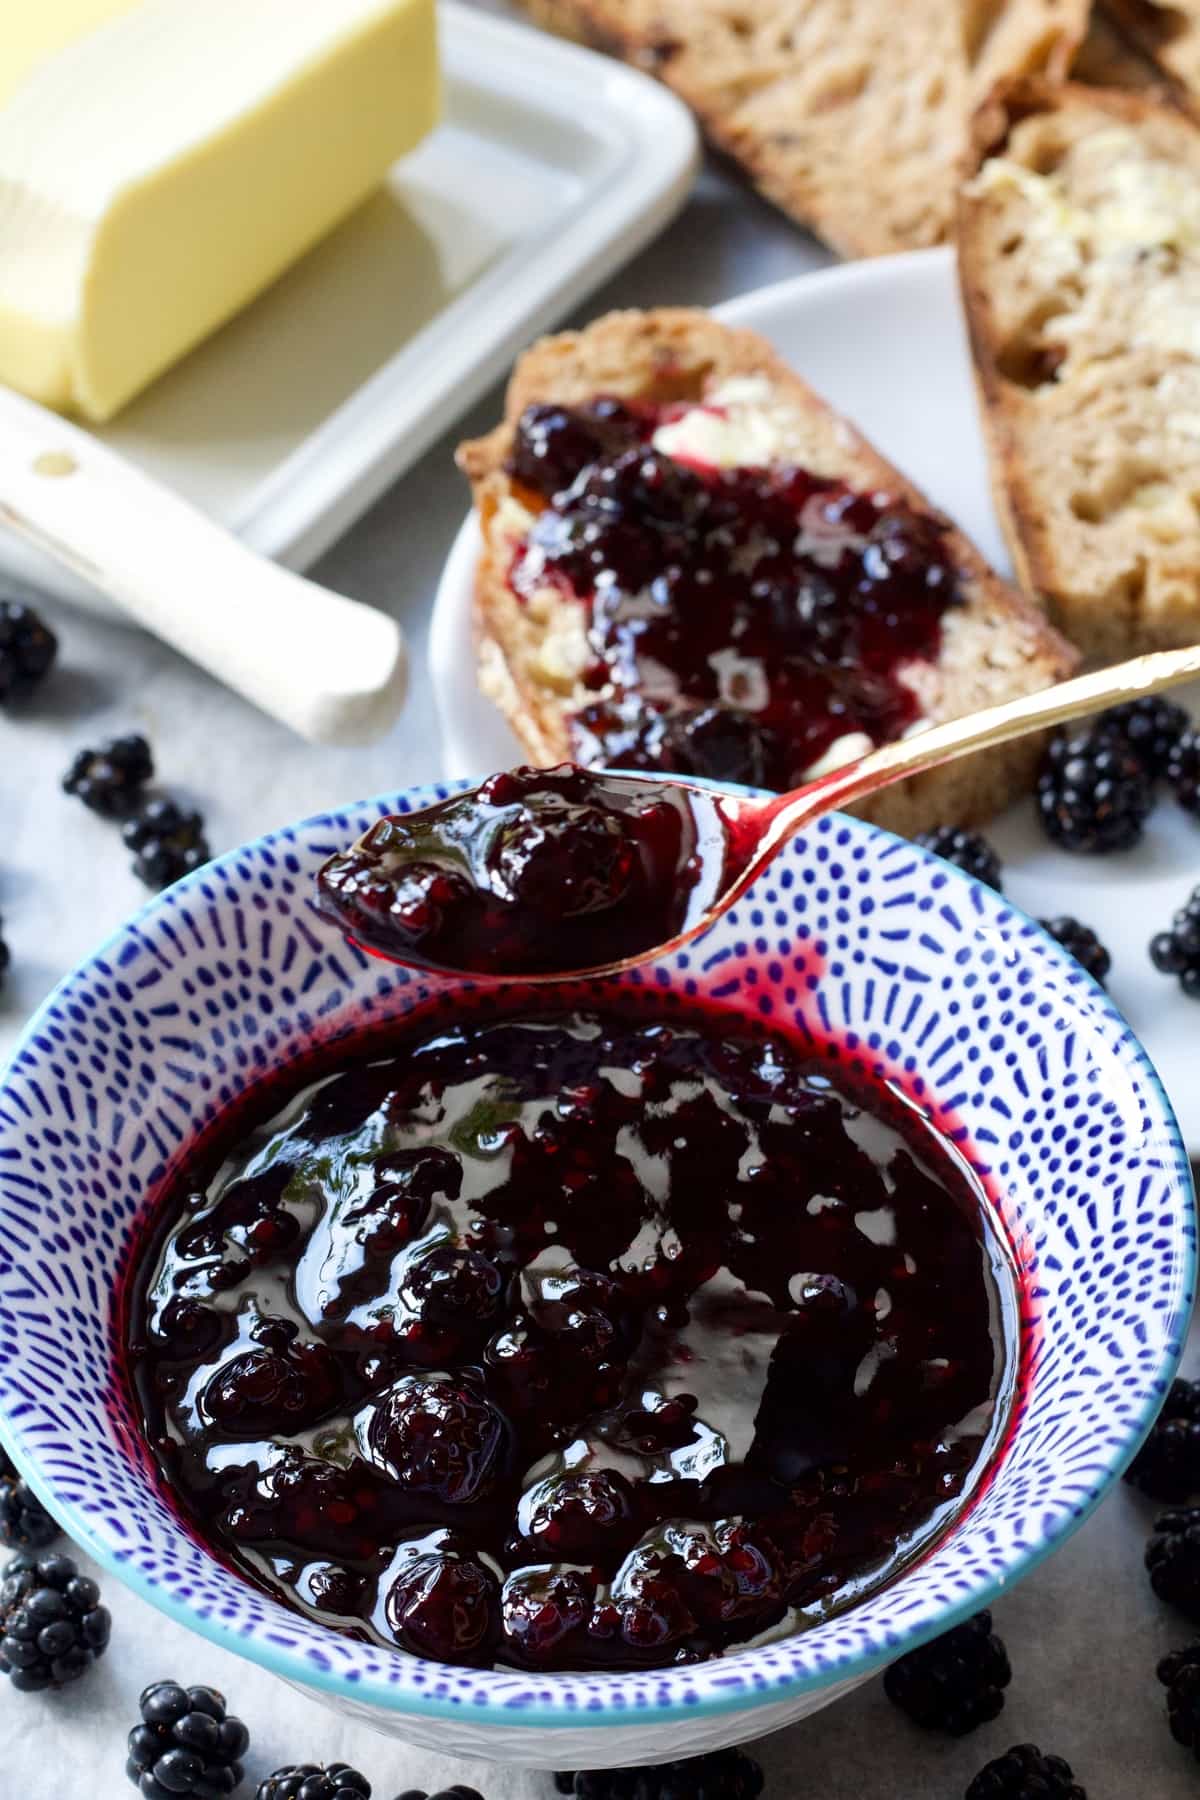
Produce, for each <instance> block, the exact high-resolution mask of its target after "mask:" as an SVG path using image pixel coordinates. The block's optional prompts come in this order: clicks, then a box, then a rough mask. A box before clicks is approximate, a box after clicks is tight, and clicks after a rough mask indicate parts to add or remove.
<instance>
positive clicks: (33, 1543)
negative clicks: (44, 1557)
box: [0, 1450, 58, 1550]
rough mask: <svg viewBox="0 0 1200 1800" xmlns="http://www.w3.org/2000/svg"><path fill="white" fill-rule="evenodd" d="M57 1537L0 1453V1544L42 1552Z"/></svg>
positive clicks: (37, 1502) (29, 1491) (55, 1528)
mask: <svg viewBox="0 0 1200 1800" xmlns="http://www.w3.org/2000/svg"><path fill="white" fill-rule="evenodd" d="M57 1536H58V1526H57V1525H56V1524H55V1523H54V1520H53V1519H52V1518H51V1517H50V1514H49V1513H48V1512H47V1511H46V1509H45V1507H44V1506H43V1505H42V1503H41V1501H40V1500H39V1499H38V1498H37V1496H36V1495H35V1494H34V1492H33V1489H32V1488H31V1487H30V1486H29V1484H28V1483H27V1482H25V1481H22V1479H21V1477H20V1476H19V1475H18V1473H17V1471H16V1470H15V1469H14V1468H13V1465H12V1464H11V1463H10V1462H9V1460H8V1458H7V1456H5V1454H4V1452H3V1450H0V1544H3V1545H4V1546H5V1548H6V1549H8V1550H44V1549H45V1548H46V1547H47V1545H48V1544H52V1543H53V1542H54V1540H55V1538H56V1537H57Z"/></svg>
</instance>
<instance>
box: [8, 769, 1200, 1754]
mask: <svg viewBox="0 0 1200 1800" xmlns="http://www.w3.org/2000/svg"><path fill="white" fill-rule="evenodd" d="M446 797H447V790H443V789H439V790H436V792H435V791H432V790H424V791H420V792H416V793H409V794H407V795H401V796H394V797H389V798H388V800H387V801H386V802H380V803H378V805H376V806H370V807H364V808H361V809H354V811H353V812H351V813H347V814H344V815H336V816H327V817H324V818H320V819H316V820H312V821H309V822H308V823H306V824H304V825H301V826H298V827H296V828H295V829H294V830H291V831H285V832H281V833H277V834H275V835H274V836H272V837H270V838H266V839H262V840H259V841H258V842H257V843H255V844H251V845H248V846H246V847H245V848H244V849H242V850H241V851H238V852H235V853H233V854H232V855H230V856H228V857H226V858H223V859H221V860H219V861H218V862H216V863H214V864H212V865H210V866H209V867H208V868H206V869H205V870H203V871H201V872H199V873H198V874H197V875H195V876H194V877H191V878H189V879H187V880H186V881H184V882H182V883H180V884H178V885H177V886H176V887H175V888H173V889H170V890H168V891H167V893H165V894H164V895H162V896H160V898H159V899H157V900H156V901H154V902H153V903H152V904H151V905H150V906H149V907H148V908H147V909H145V911H144V912H143V913H142V914H140V915H139V916H138V917H137V918H136V919H135V920H133V921H132V922H131V923H130V924H129V925H128V926H127V927H125V928H124V929H123V930H122V931H121V932H119V933H118V934H117V936H116V937H115V938H114V939H113V940H112V941H111V942H110V943H109V944H107V945H106V946H104V948H103V949H102V950H101V951H100V952H98V953H97V955H96V956H95V957H93V958H92V959H91V960H90V961H89V962H88V963H86V964H85V965H83V966H82V967H81V968H80V969H78V970H77V971H76V972H75V973H74V974H73V975H72V976H71V977H69V978H68V979H67V981H65V982H64V983H63V985H62V986H61V988H60V989H59V990H58V991H57V993H56V994H55V995H54V996H52V998H51V999H50V1001H49V1002H47V1004H46V1006H45V1007H44V1008H43V1009H42V1011H41V1013H40V1014H39V1015H38V1016H37V1018H36V1019H35V1020H34V1021H33V1023H32V1025H31V1026H30V1028H29V1031H28V1033H27V1034H26V1036H25V1039H24V1040H23V1042H22V1044H21V1046H20V1048H19V1049H18V1052H17V1055H16V1057H15V1059H14V1061H13V1063H12V1065H11V1067H10V1068H9V1070H8V1072H7V1074H6V1075H5V1077H4V1078H3V1083H2V1085H0V1121H2V1124H0V1320H2V1321H3V1326H4V1340H5V1356H4V1359H3V1361H2V1362H0V1421H2V1428H3V1437H4V1443H5V1446H6V1448H8V1449H10V1450H11V1452H12V1454H13V1455H14V1457H15V1459H16V1460H17V1461H18V1463H19V1464H20V1465H21V1467H22V1468H23V1469H24V1471H25V1472H26V1473H27V1475H28V1476H29V1478H30V1479H31V1481H32V1482H33V1485H34V1487H35V1489H36V1491H37V1492H38V1494H39V1496H40V1497H41V1498H43V1499H44V1500H45V1501H46V1502H47V1504H48V1505H49V1506H50V1507H51V1509H52V1510H53V1511H54V1512H55V1514H56V1516H57V1517H58V1518H59V1519H60V1521H61V1522H62V1523H63V1524H64V1525H65V1527H66V1528H67V1529H68V1530H69V1531H70V1532H71V1533H72V1534H73V1535H74V1536H75V1538H76V1539H77V1540H78V1541H79V1542H80V1543H81V1544H83V1545H84V1546H85V1547H86V1548H88V1549H89V1550H90V1551H91V1552H92V1553H93V1554H94V1555H96V1557H97V1558H98V1559H99V1560H100V1561H101V1562H103V1563H105V1564H106V1565H107V1566H108V1567H110V1568H111V1569H113V1570H115V1571H116V1572H117V1573H118V1574H119V1575H121V1577H122V1578H123V1579H124V1580H126V1581H127V1582H128V1583H129V1585H130V1586H131V1587H133V1588H134V1589H135V1591H137V1592H138V1593H140V1594H142V1595H143V1596H144V1597H145V1598H147V1599H148V1600H150V1601H151V1602H152V1603H154V1604H157V1605H159V1606H161V1607H162V1608H163V1610H164V1611H166V1612H168V1613H170V1614H171V1615H172V1616H174V1617H176V1618H179V1619H181V1620H183V1622H185V1623H187V1624H189V1625H191V1626H192V1627H193V1628H194V1629H196V1630H197V1631H199V1632H200V1633H202V1634H204V1635H207V1636H209V1637H211V1638H213V1639H214V1640H216V1641H219V1642H222V1643H224V1644H226V1645H227V1646H228V1647H230V1648H232V1649H235V1650H237V1651H238V1652H240V1653H241V1654H243V1655H246V1656H248V1657H250V1658H252V1659H254V1660H256V1661H260V1662H262V1663H263V1664H265V1665H266V1666H268V1667H270V1668H273V1669H274V1670H276V1671H277V1672H278V1673H279V1674H281V1675H282V1676H284V1677H285V1678H287V1679H289V1680H291V1681H293V1682H295V1683H298V1684H300V1685H302V1686H304V1687H306V1688H309V1689H311V1690H313V1691H314V1692H316V1693H318V1694H320V1695H321V1696H323V1697H324V1698H326V1699H327V1700H329V1701H330V1702H331V1703H332V1704H334V1705H335V1706H338V1707H340V1708H342V1709H343V1710H347V1711H350V1712H353V1713H355V1714H357V1715H359V1716H361V1717H363V1718H365V1719H367V1720H368V1721H370V1722H371V1723H373V1724H375V1725H376V1726H378V1727H379V1728H381V1729H383V1730H389V1731H392V1732H395V1733H396V1734H398V1735H401V1736H405V1737H408V1738H410V1739H414V1740H417V1741H421V1742H423V1743H426V1744H429V1745H435V1746H436V1747H438V1748H440V1749H443V1750H445V1749H450V1750H457V1751H459V1752H461V1753H463V1754H465V1755H478V1756H484V1757H490V1758H493V1759H496V1760H505V1761H512V1762H515V1763H525V1764H527V1765H529V1766H541V1767H557V1768H562V1767H591V1768H600V1767H604V1766H611V1765H615V1764H628V1763H631V1762H638V1761H647V1762H649V1761H662V1760H666V1759H668V1758H670V1757H672V1756H678V1755H681V1754H695V1753H698V1752H700V1751H702V1750H704V1749H709V1748H713V1747H716V1746H718V1745H720V1744H726V1743H732V1742H735V1741H739V1740H743V1739H747V1738H750V1737H754V1736H758V1735H760V1734H762V1733H765V1732H767V1731H769V1730H772V1729H774V1728H776V1727H778V1726H780V1725H782V1724H785V1723H787V1722H789V1721H790V1720H793V1719H796V1718H799V1717H802V1716H803V1715H804V1714H806V1713H808V1712H811V1711H813V1710H815V1709H816V1708H817V1707H819V1706H821V1705H823V1704H825V1703H826V1702H827V1701H828V1700H830V1699H832V1698H834V1697H835V1696H836V1695H837V1694H838V1693H840V1692H842V1691H844V1690H845V1689H846V1688H847V1687H849V1686H852V1685H854V1684H855V1683H856V1682H858V1681H860V1680H862V1679H865V1678H866V1676H867V1675H869V1674H870V1673H871V1672H872V1671H874V1670H876V1669H878V1668H879V1667H880V1666H882V1665H883V1664H884V1663H886V1662H887V1661H889V1660H891V1659H892V1658H894V1657H895V1656H897V1655H899V1654H901V1653H902V1652H903V1651H904V1650H906V1649H909V1648H911V1647H913V1646H914V1645H915V1644H916V1643H918V1642H920V1641H922V1640H923V1639H925V1638H928V1637H930V1636H932V1635H934V1634H935V1633H937V1632H940V1631H942V1630H945V1629H946V1628H947V1627H948V1626H949V1625H951V1624H953V1623H954V1622H955V1621H956V1620H957V1619H959V1618H961V1617H963V1616H965V1615H966V1614H968V1613H970V1612H972V1611H975V1610H977V1609H978V1608H979V1607H980V1606H982V1605H985V1604H987V1602H988V1599H989V1598H990V1597H991V1596H992V1595H993V1594H994V1593H995V1591H996V1590H997V1589H998V1588H999V1587H1000V1586H1001V1585H1007V1584H1008V1583H1009V1582H1011V1581H1012V1580H1013V1579H1014V1578H1016V1577H1017V1576H1019V1575H1020V1574H1022V1573H1024V1572H1026V1571H1027V1570H1028V1569H1029V1568H1031V1567H1032V1566H1033V1565H1034V1564H1035V1563H1036V1562H1037V1561H1038V1560H1039V1559H1040V1557H1041V1556H1042V1555H1043V1554H1045V1553H1046V1552H1047V1551H1048V1550H1049V1549H1050V1548H1051V1547H1052V1546H1053V1544H1054V1543H1055V1542H1056V1541H1058V1540H1059V1539H1061V1538H1062V1537H1063V1536H1064V1535H1065V1534H1066V1533H1068V1532H1069V1531H1070V1530H1071V1529H1073V1528H1074V1527H1075V1526H1076V1525H1077V1524H1078V1523H1079V1522H1080V1520H1081V1519H1082V1518H1083V1517H1084V1516H1086V1514H1087V1512H1088V1511H1089V1510H1090V1509H1091V1507H1092V1506H1093V1505H1094V1504H1095V1503H1096V1502H1097V1501H1098V1499H1099V1498H1100V1497H1101V1495H1102V1494H1103V1493H1104V1491H1105V1490H1106V1489H1107V1487H1108V1486H1109V1484H1110V1483H1111V1482H1112V1481H1113V1480H1115V1479H1116V1477H1117V1476H1118V1474H1119V1473H1120V1471H1121V1469H1122V1468H1123V1467H1124V1465H1125V1463H1126V1462H1127V1461H1128V1460H1129V1458H1130V1456H1131V1455H1132V1454H1133V1452H1134V1451H1135V1449H1136V1447H1137V1444H1138V1442H1139V1441H1140V1438H1141V1436H1142V1435H1143V1433H1144V1431H1145V1429H1146V1427H1147V1426H1148V1424H1149V1422H1150V1420H1151V1419H1152V1417H1153V1415H1154V1413H1155V1411H1156V1410H1157V1407H1158V1405H1159V1403H1160V1400H1161V1397H1162V1395H1163V1393H1164V1392H1165V1388H1166V1385H1167V1384H1168V1382H1169V1380H1170V1378H1171V1375H1172V1372H1173V1369H1174V1366H1175V1362H1176V1359H1177V1356H1178V1351H1179V1347H1180V1343H1181V1340H1182V1336H1183V1332H1184V1329H1185V1326H1186V1320H1187V1315H1188V1310H1189V1308H1190V1303H1191V1290H1192V1279H1193V1252H1194V1221H1193V1211H1192V1195H1191V1186H1190V1178H1189V1174H1188V1168H1187V1163H1186V1159H1185V1157H1184V1155H1183V1152H1182V1149H1181V1147H1180V1144H1179V1141H1178V1136H1177V1133H1176V1130H1175V1126H1174V1121H1173V1119H1172V1118H1171V1115H1170V1111H1169V1108H1168V1106H1167V1103H1166V1101H1165V1099H1164V1097H1163V1095H1162V1093H1161V1090H1160V1088H1159V1085H1158V1082H1157V1080H1156V1078H1155V1077H1154V1074H1153V1071H1152V1070H1151V1069H1150V1067H1149V1065H1148V1064H1147V1062H1146V1060H1145V1058H1144V1055H1143V1053H1142V1052H1141V1050H1140V1048H1139V1047H1138V1045H1137V1044H1136V1042H1135V1041H1134V1040H1133V1039H1132V1038H1131V1036H1130V1034H1129V1032H1128V1028H1127V1027H1126V1026H1125V1025H1124V1023H1123V1021H1122V1020H1121V1019H1120V1017H1119V1015H1117V1014H1116V1012H1115V1011H1114V1010H1113V1008H1112V1007H1111V1005H1110V1003H1109V1002H1108V1000H1107V999H1106V998H1105V996H1104V995H1103V994H1102V992H1101V991H1100V990H1099V989H1098V988H1097V987H1095V986H1094V984H1093V983H1092V982H1091V981H1090V980H1089V979H1088V978H1087V977H1086V976H1084V975H1083V974H1082V973H1081V972H1080V971H1079V970H1078V968H1077V967H1076V966H1075V965H1074V964H1073V963H1072V962H1071V961H1070V959H1069V958H1068V957H1067V956H1066V955H1065V954H1064V953H1063V952H1062V951H1061V950H1060V949H1059V947H1058V946H1057V945H1055V944H1054V943H1053V942H1052V941H1051V940H1050V939H1048V938H1047V937H1045V936H1044V934H1042V933H1041V931H1040V930H1039V928H1038V927H1036V926H1035V925H1033V924H1032V923H1030V922H1029V921H1028V920H1026V919H1025V918H1023V917H1022V915H1020V914H1019V913H1017V912H1015V911H1014V910H1013V908H1012V907H1011V906H1010V905H1008V903H1007V902H1006V901H1004V900H1003V898H1002V897H1001V896H999V895H997V894H995V893H993V892H992V891H991V890H990V889H988V888H986V887H983V886H982V885H980V884H978V883H974V882H972V881H971V880H970V879H969V878H967V877H966V876H964V875H962V874H960V873H959V872H958V871H955V870H953V869H950V868H948V867H947V866H946V865H944V864H942V863H940V862H938V861H937V860H936V859H934V858H932V857H930V856H928V855H927V854H925V853H923V852H921V851H918V850H916V849H914V848H913V847H912V846H910V845H906V844H903V843H901V842H900V841H898V840H896V839H894V838H892V837H890V836H889V835H888V834H886V833H884V832H882V831H880V830H878V829H876V828H874V827H871V826H868V825H865V824H861V823H858V822H856V821H854V820H851V819H848V818H844V817H840V816H834V817H831V818H828V819H825V820H822V821H820V822H819V823H818V824H817V825H816V826H815V827H813V828H812V829H811V830H809V831H808V832H806V833H805V834H803V835H802V836H801V837H800V838H799V839H797V840H795V841H794V842H792V843H790V844H789V845H787V846H786V847H785V848H784V850H783V851H782V852H781V853H780V855H779V857H778V859H777V860H776V861H775V863H774V864H773V865H772V867H771V868H770V870H769V871H768V873H767V874H766V875H765V876H764V877H762V878H760V880H758V881H757V882H756V883H755V884H754V885H753V886H752V887H751V888H750V889H749V890H748V892H747V893H746V894H745V895H744V896H743V897H742V899H740V900H739V902H738V903H737V905H736V907H735V908H734V909H733V910H732V912H731V913H730V914H728V915H727V916H726V917H725V918H724V919H722V920H721V922H720V923H719V924H718V925H717V926H716V927H715V928H714V929H713V930H712V931H710V932H709V933H708V934H707V935H705V936H704V937H702V938H700V939H698V940H696V941H694V942H693V943H691V944H690V945H688V946H687V947H686V948H684V949H682V950H680V951H678V952H676V953H675V954H674V955H672V956H670V957H668V958H665V959H663V960H662V961H660V962H658V963H655V964H651V965H649V966H647V967H645V968H639V969H637V970H634V971H631V972H629V973H627V974H626V975H624V976H621V977H619V978H614V979H611V980H606V981H603V982H600V981H594V982H590V983H583V984H577V985H576V986H575V987H574V988H572V989H570V990H569V991H563V992H560V991H559V990H557V989H547V988H540V989H535V988H532V987H524V988H523V987H522V986H521V985H520V984H517V983H510V984H505V985H504V986H498V985H497V984H494V983H489V982H487V981H480V980H479V979H478V978H477V977H473V976H465V977H456V976H450V975H443V974H434V973H428V972H418V971H414V970H410V969H406V968H403V967H400V966H397V965H391V964H386V963H383V962H380V961H376V960H374V959H372V958H370V957H368V956H366V955H364V954H363V953H361V952H360V951H359V950H358V949H357V948H356V947H355V946H354V945H353V944H351V943H348V942H347V941H346V940H344V939H343V938H342V937H341V936H340V935H339V934H338V932H337V931H336V930H335V929H334V928H333V927H331V926H330V924H329V923H328V922H327V921H326V920H324V919H322V918H321V916H320V914H319V913H318V911H317V909H316V906H315V903H314V880H315V876H316V873H317V871H318V870H319V868H320V867H321V866H322V865H323V864H324V863H325V862H326V861H327V859H328V858H329V857H330V856H332V855H334V854H335V853H337V852H339V851H341V850H342V849H344V847H345V846H346V844H347V843H348V842H349V841H350V840H351V839H352V838H354V837H356V836H359V835H361V834H362V833H364V832H365V831H366V830H367V829H368V828H369V827H370V826H371V825H372V824H373V823H374V822H375V821H377V820H378V819H379V818H380V817H382V816H383V815H384V814H386V813H395V812H406V811H409V810H411V809H413V808H416V807H419V806H424V805H427V804H429V803H430V802H431V801H433V800H435V799H444V798H446Z"/></svg>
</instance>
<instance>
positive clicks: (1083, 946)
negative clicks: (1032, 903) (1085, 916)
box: [1041, 913, 1112, 987]
mask: <svg viewBox="0 0 1200 1800" xmlns="http://www.w3.org/2000/svg"><path fill="white" fill-rule="evenodd" d="M1041 927H1042V930H1043V931H1048V932H1049V933H1050V936H1051V937H1052V938H1055V939H1056V940H1057V941H1058V942H1059V943H1060V944H1061V945H1062V947H1063V949H1064V950H1067V951H1069V952H1070V954H1071V955H1072V956H1073V957H1074V958H1075V961H1076V962H1077V963H1078V964H1079V966H1080V968H1081V969H1086V971H1087V973H1088V974H1089V975H1090V976H1091V978H1092V980H1093V981H1098V982H1099V983H1100V986H1101V987H1103V986H1104V982H1105V978H1106V977H1107V975H1108V972H1109V970H1110V969H1111V968H1112V957H1111V956H1110V955H1109V954H1108V951H1107V950H1106V949H1105V948H1104V945H1103V944H1102V943H1101V942H1100V939H1099V938H1098V937H1097V936H1096V934H1095V932H1094V931H1093V930H1092V928H1091V926H1090V925H1081V924H1080V923H1079V920H1078V919H1072V918H1071V917H1070V916H1069V915H1068V914H1066V913H1062V914H1060V915H1059V916H1058V918H1055V919H1043V920H1042V921H1041Z"/></svg>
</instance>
